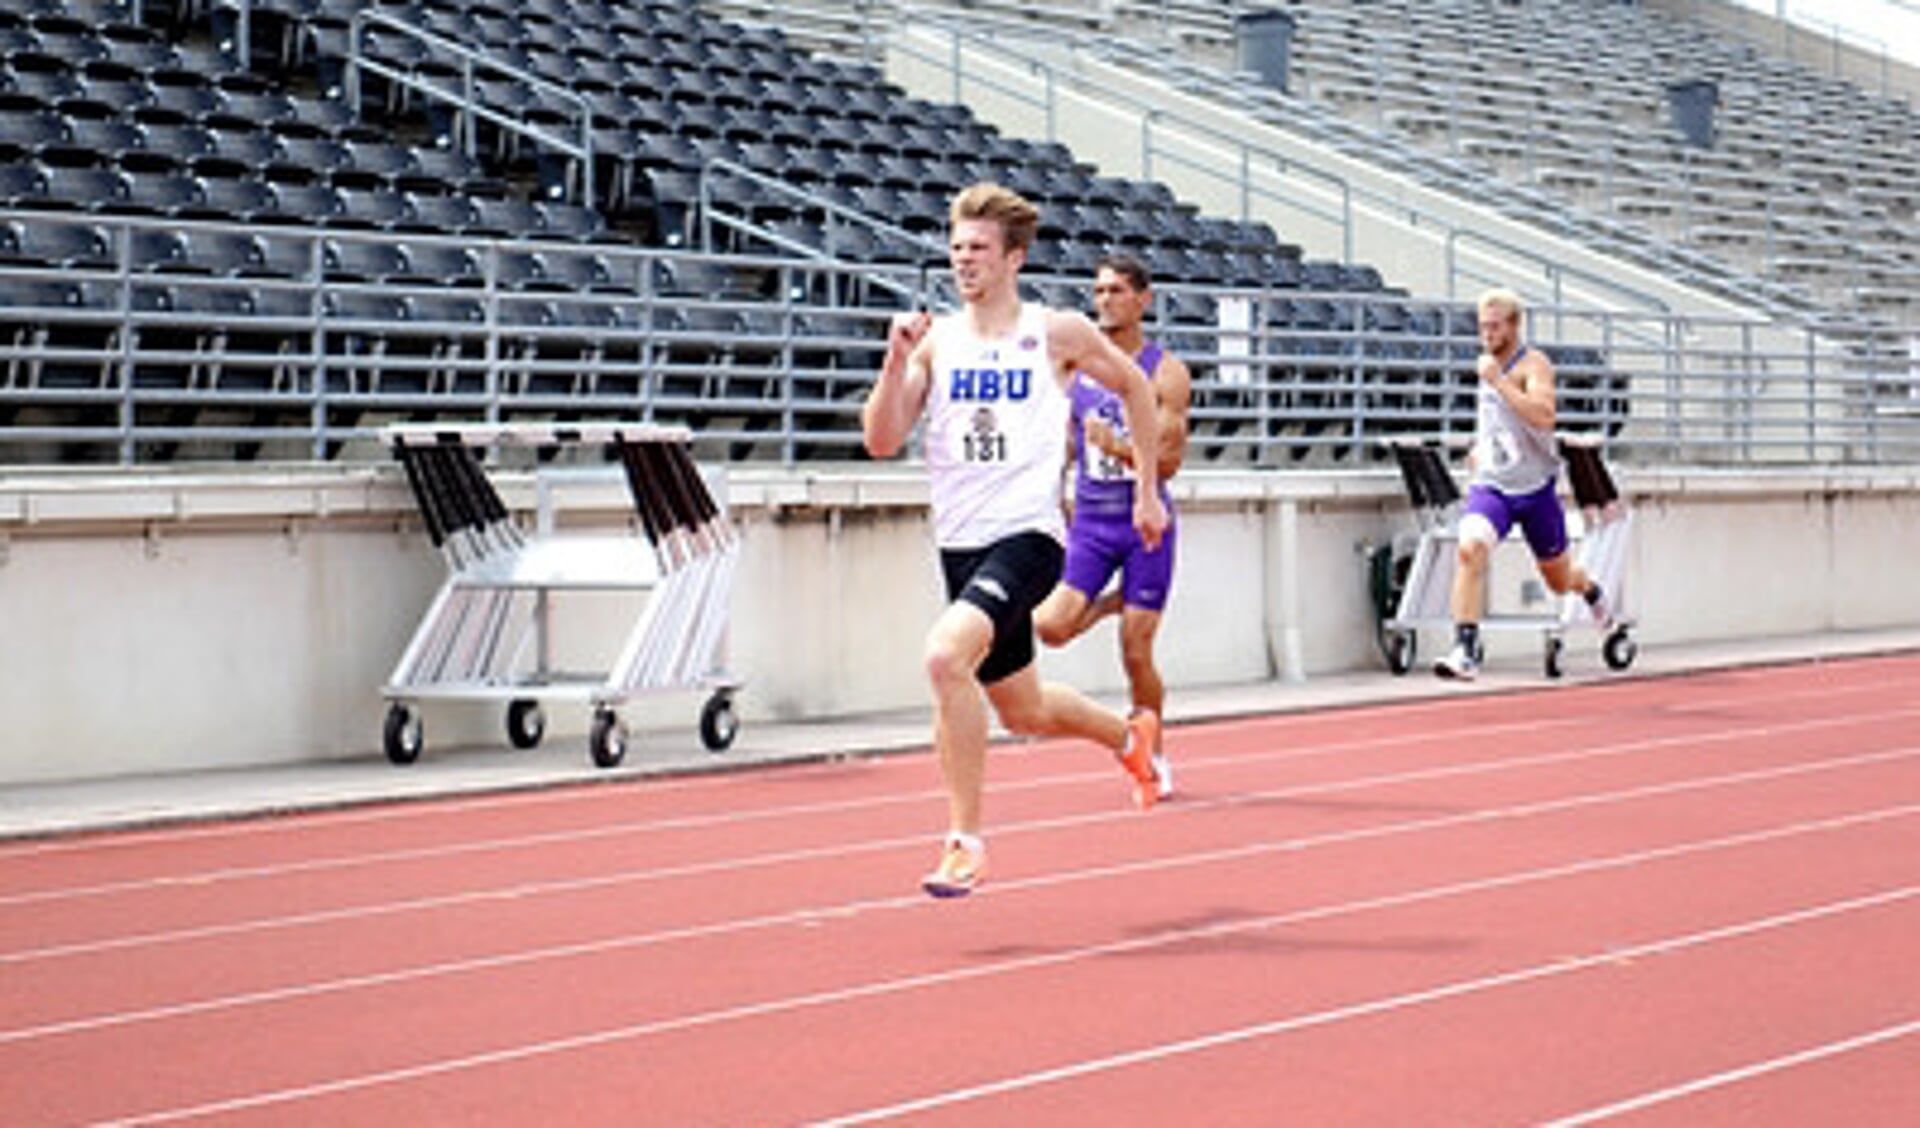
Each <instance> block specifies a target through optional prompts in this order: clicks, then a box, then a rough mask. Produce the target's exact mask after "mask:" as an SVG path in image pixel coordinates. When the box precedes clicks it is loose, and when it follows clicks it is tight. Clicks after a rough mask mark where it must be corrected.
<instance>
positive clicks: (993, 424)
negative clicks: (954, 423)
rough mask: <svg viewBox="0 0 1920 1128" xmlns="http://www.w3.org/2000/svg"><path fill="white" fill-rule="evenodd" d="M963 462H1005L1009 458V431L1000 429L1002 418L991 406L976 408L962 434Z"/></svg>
mask: <svg viewBox="0 0 1920 1128" xmlns="http://www.w3.org/2000/svg"><path fill="white" fill-rule="evenodd" d="M958 454H959V456H960V460H961V461H962V462H974V463H983V462H1005V461H1006V460H1007V433H1006V432H1005V431H1002V430H1001V429H1000V420H999V418H998V417H997V416H996V415H994V413H993V409H992V408H991V407H980V408H975V409H974V412H973V416H972V418H970V419H969V420H968V426H967V429H966V430H965V431H963V432H962V433H961V435H960V450H959V451H958Z"/></svg>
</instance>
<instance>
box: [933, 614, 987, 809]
mask: <svg viewBox="0 0 1920 1128" xmlns="http://www.w3.org/2000/svg"><path fill="white" fill-rule="evenodd" d="M992 645H993V620H991V619H989V618H987V615H986V612H984V611H982V610H980V609H979V608H978V607H975V606H974V605H973V604H971V603H967V602H965V601H956V602H954V603H950V604H948V605H947V609H946V610H945V611H943V612H941V614H940V617H939V618H938V619H936V620H934V624H933V628H932V629H931V630H930V631H928V632H927V650H926V668H927V681H928V683H929V684H930V685H931V687H932V690H933V746H934V750H935V752H937V753H938V754H939V757H940V773H941V777H942V778H943V779H944V780H945V781H946V785H947V817H948V821H949V824H950V829H951V830H953V831H957V832H960V833H963V834H970V835H978V834H979V833H980V792H981V788H982V786H983V784H984V782H985V779H986V760H987V710H986V705H985V703H984V702H982V701H981V699H980V682H979V680H978V678H977V677H976V676H975V671H976V670H977V669H979V666H980V660H981V659H982V658H984V657H986V654H987V651H988V649H990V648H991V647H992Z"/></svg>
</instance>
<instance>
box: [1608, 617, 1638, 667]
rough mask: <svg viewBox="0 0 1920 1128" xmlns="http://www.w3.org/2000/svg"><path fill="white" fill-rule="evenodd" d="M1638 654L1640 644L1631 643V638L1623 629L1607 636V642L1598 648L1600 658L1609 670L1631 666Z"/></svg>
mask: <svg viewBox="0 0 1920 1128" xmlns="http://www.w3.org/2000/svg"><path fill="white" fill-rule="evenodd" d="M1639 653H1640V644H1639V643H1637V642H1635V641H1633V636H1632V635H1630V634H1628V633H1627V630H1626V628H1625V627H1622V628H1620V629H1619V630H1617V631H1614V632H1613V633H1612V634H1610V635H1608V636H1607V641H1606V642H1605V643H1604V644H1603V645H1602V646H1601V647H1600V657H1602V658H1604V659H1606V662H1607V668H1608V669H1609V670H1624V669H1626V668H1627V667H1628V666H1631V665H1633V660H1634V658H1635V657H1637V656H1638V655H1639Z"/></svg>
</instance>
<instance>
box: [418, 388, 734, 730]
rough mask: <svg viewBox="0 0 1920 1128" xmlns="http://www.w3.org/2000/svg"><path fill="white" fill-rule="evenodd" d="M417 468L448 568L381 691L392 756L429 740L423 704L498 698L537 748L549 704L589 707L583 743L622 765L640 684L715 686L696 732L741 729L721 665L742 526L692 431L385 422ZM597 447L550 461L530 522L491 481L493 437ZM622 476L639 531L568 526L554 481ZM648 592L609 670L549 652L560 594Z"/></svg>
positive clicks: (646, 687) (511, 722)
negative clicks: (526, 526) (582, 455)
mask: <svg viewBox="0 0 1920 1128" xmlns="http://www.w3.org/2000/svg"><path fill="white" fill-rule="evenodd" d="M384 434H385V437H386V440H387V441H388V443H389V444H390V445H391V447H392V449H393V452H394V456H395V457H396V458H397V459H398V460H399V461H400V464H401V466H402V467H403V468H404V469H405V471H406V476H407V482H408V484H409V485H410V486H411V487H412V490H413V496H414V500H415V501H416V502H417V503H418V504H419V509H420V517H421V521H422V523H423V524H424V525H425V527H426V531H427V534H428V536H429V537H430V538H431V539H432V541H433V544H434V546H435V547H436V548H437V549H438V550H439V552H440V554H441V556H442V558H443V559H444V560H445V562H446V565H447V577H446V580H445V581H444V582H443V583H442V584H441V585H440V589H439V591H438V593H437V594H436V595H435V596H434V599H433V602H432V604H431V605H430V606H429V607H428V609H427V612H426V614H425V616H424V617H423V618H422V619H421V621H420V624H419V626H418V627H416V628H415V630H414V632H413V637H412V640H411V641H410V642H408V644H407V647H406V650H405V651H404V652H403V653H402V654H401V656H400V660H399V662H398V663H397V664H396V665H395V667H394V670H393V674H392V676H391V678H390V679H389V680H388V682H387V685H386V686H385V687H384V688H383V690H382V693H383V694H384V696H385V697H386V699H387V700H388V702H389V703H390V704H389V705H388V709H387V716H386V726H385V731H384V734H383V745H384V748H385V750H386V754H387V759H389V760H391V761H392V762H394V763H395V764H408V763H412V762H413V761H414V760H416V759H418V758H419V756H420V752H421V749H422V747H423V744H424V726H423V723H422V720H421V714H420V709H419V707H418V703H419V702H422V701H430V700H437V701H499V702H503V703H504V704H505V705H506V729H507V738H508V740H509V741H510V742H511V743H512V744H513V745H514V746H515V747H516V748H532V747H534V746H536V745H537V744H539V743H540V739H541V737H542V736H543V735H544V733H545V730H546V719H545V714H544V713H543V712H542V709H541V703H542V702H543V701H555V700H565V701H581V702H584V703H586V704H587V705H588V706H589V707H591V709H592V717H593V719H592V724H591V726H590V728H589V731H588V751H589V753H590V754H591V756H592V758H593V762H594V763H595V764H597V765H599V766H601V767H603V768H610V767H613V766H615V765H617V764H619V763H620V762H621V760H622V759H624V758H625V756H626V751H627V744H628V738H627V727H626V724H625V722H624V721H623V720H622V719H621V717H620V713H619V710H620V709H621V708H622V707H624V706H626V705H627V704H628V703H629V701H631V700H632V699H633V698H634V697H636V696H638V695H641V694H644V693H656V692H667V691H686V690H699V689H706V690H710V691H711V693H710V696H709V697H708V698H707V700H706V702H705V704H704V706H703V708H702V709H701V713H700V737H701V741H702V742H703V743H704V744H705V745H706V747H707V748H708V749H709V750H710V751H713V752H720V751H723V750H725V749H726V748H727V747H728V746H730V745H731V744H732V743H733V739H734V737H735V736H736V735H737V734H738V732H739V722H738V719H737V717H736V716H735V713H734V708H733V694H734V691H735V690H736V689H738V688H739V683H738V682H737V681H735V680H734V679H732V678H731V677H730V676H728V675H727V674H726V672H725V670H724V661H725V648H726V634H727V622H728V616H729V612H730V607H731V602H732V588H733V576H734V570H735V565H736V562H737V560H738V557H739V536H738V534H737V532H736V530H735V529H734V527H733V525H732V523H731V522H730V521H729V520H728V518H727V514H726V512H725V510H724V509H722V508H721V506H720V505H719V504H718V503H717V502H716V501H715V498H714V494H713V493H712V492H711V491H709V490H708V488H707V484H706V482H705V481H704V480H703V479H702V477H701V475H700V472H699V470H698V469H697V468H696V467H695V466H694V464H693V458H692V454H691V444H692V435H691V433H690V432H689V431H687V430H686V429H685V428H681V427H661V426H653V425H648V424H628V423H578V424H452V425H442V424H419V425H413V424H395V425H393V426H390V427H388V428H387V429H386V431H385V432H384ZM507 446H519V447H534V448H546V449H551V448H565V447H578V446H598V447H600V448H602V449H603V450H604V451H605V452H607V453H610V454H611V455H613V456H614V459H615V460H616V461H617V463H618V466H617V468H615V467H598V468H584V467H562V466H553V467H542V468H541V469H539V470H537V471H536V473H535V483H536V498H537V504H536V519H535V527H534V530H533V532H532V533H531V535H529V534H528V533H527V532H526V531H524V530H523V529H522V528H521V527H520V526H519V525H518V524H517V523H516V522H515V521H514V519H513V517H512V515H511V514H510V513H509V512H508V511H507V507H506V505H505V504H504V503H503V502H502V501H501V499H500V495H499V493H498V492H497V491H496V490H495V489H494V488H493V484H492V483H491V482H489V481H488V480H487V475H486V472H485V469H484V467H483V465H482V458H481V456H482V454H483V452H485V451H486V450H487V449H488V448H490V447H507ZM617 478H624V481H625V485H626V491H627V493H628V495H629V496H630V498H631V500H632V503H633V508H634V511H635V513H636V514H637V515H638V517H639V525H640V529H641V532H643V533H644V534H645V539H644V540H643V539H642V538H641V537H640V536H637V535H634V534H633V533H631V532H621V533H614V534H606V533H602V534H586V533H577V534H560V533H557V532H556V531H555V529H554V524H555V522H554V504H553V495H554V492H555V491H556V490H557V489H558V488H559V487H560V486H561V485H564V484H566V483H567V481H568V479H574V480H580V479H587V480H603V481H609V482H611V481H613V480H614V479H617ZM581 592H615V593H623V592H624V593H645V595H646V598H645V600H644V603H643V604H642V609H641V610H640V611H639V612H638V614H637V616H636V617H635V618H634V620H633V621H632V623H631V624H630V626H628V628H627V630H626V632H625V635H624V637H623V641H622V643H621V645H620V648H619V651H618V656H617V657H616V658H615V659H614V660H613V661H612V663H611V665H610V666H609V668H607V669H605V670H593V671H586V672H578V671H574V672H569V671H562V670H560V669H557V668H556V666H555V662H554V642H555V637H554V606H553V604H554V596H555V595H556V594H559V593H581Z"/></svg>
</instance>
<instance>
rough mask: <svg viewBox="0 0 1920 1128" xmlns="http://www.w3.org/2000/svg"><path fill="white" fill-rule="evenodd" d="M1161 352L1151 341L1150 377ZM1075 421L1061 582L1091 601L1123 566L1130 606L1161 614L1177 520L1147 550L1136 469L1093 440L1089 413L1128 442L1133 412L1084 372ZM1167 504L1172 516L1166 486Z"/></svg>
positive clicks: (1075, 387) (1144, 365) (1076, 390)
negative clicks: (1137, 516) (1140, 529)
mask: <svg viewBox="0 0 1920 1128" xmlns="http://www.w3.org/2000/svg"><path fill="white" fill-rule="evenodd" d="M1160 357H1161V348H1160V346H1159V345H1157V344H1155V343H1153V342H1151V341H1149V342H1147V344H1146V346H1145V347H1144V348H1142V349H1141V350H1140V355H1139V356H1138V357H1137V358H1135V359H1136V360H1137V362H1138V363H1139V365H1140V367H1141V369H1142V370H1143V371H1145V372H1146V374H1147V378H1148V379H1149V380H1151V379H1152V378H1153V374H1154V370H1155V369H1157V368H1159V367H1160ZM1071 399H1072V419H1073V426H1072V429H1073V461H1074V486H1073V524H1072V526H1071V527H1070V528H1068V530H1067V560H1066V566H1065V569H1064V571H1063V574H1062V577H1061V578H1062V579H1063V580H1064V581H1065V582H1066V583H1067V585H1068V586H1070V587H1072V588H1073V589H1075V590H1076V591H1079V592H1081V593H1083V594H1084V595H1086V596H1087V597H1088V598H1089V599H1091V598H1093V597H1094V596H1097V595H1099V594H1100V592H1101V590H1102V589H1104V588H1105V587H1106V586H1107V581H1108V580H1109V579H1111V578H1112V576H1113V572H1114V569H1115V568H1119V569H1120V591H1121V598H1122V599H1123V600H1124V601H1125V603H1126V605H1127V606H1129V607H1142V608H1145V609H1147V610H1150V611H1159V610H1161V609H1163V608H1164V607H1165V606H1166V602H1167V592H1168V588H1169V587H1170V586H1171V584H1172V582H1173V554H1174V541H1175V536H1176V533H1177V528H1176V525H1175V524H1174V523H1173V522H1172V521H1171V520H1170V521H1169V523H1168V525H1167V531H1166V534H1165V536H1164V537H1163V538H1162V540H1161V543H1160V548H1159V549H1158V550H1156V551H1154V552H1148V551H1147V550H1146V548H1145V546H1143V545H1142V544H1141V543H1140V534H1139V533H1137V532H1135V531H1134V528H1133V486H1134V477H1133V471H1132V470H1131V469H1129V468H1128V467H1127V465H1126V464H1125V463H1124V462H1122V461H1120V460H1119V459H1117V458H1111V457H1109V456H1107V455H1106V454H1105V453H1103V452H1101V451H1100V450H1099V449H1098V448H1096V447H1094V446H1093V445H1092V444H1090V443H1088V442H1087V432H1086V421H1087V418H1088V417H1089V416H1094V417H1098V418H1100V419H1104V420H1106V421H1107V423H1108V424H1109V425H1110V426H1112V428H1113V431H1114V434H1115V435H1116V436H1118V437H1119V438H1120V439H1121V440H1122V441H1126V439H1127V423H1126V412H1125V410H1124V404H1123V401H1122V400H1121V399H1120V396H1119V395H1118V394H1117V393H1115V392H1111V391H1108V390H1107V389H1106V388H1104V387H1102V386H1101V385H1100V384H1099V383H1097V382H1095V381H1094V380H1092V379H1090V378H1089V377H1087V376H1086V375H1085V374H1083V373H1075V375H1074V377H1073V384H1072V387H1071ZM1160 500H1161V502H1162V503H1164V504H1165V505H1166V507H1167V516H1168V517H1169V518H1172V517H1173V498H1172V496H1171V495H1170V494H1169V493H1168V492H1167V485H1166V483H1165V482H1162V483H1160Z"/></svg>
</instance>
